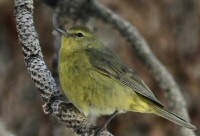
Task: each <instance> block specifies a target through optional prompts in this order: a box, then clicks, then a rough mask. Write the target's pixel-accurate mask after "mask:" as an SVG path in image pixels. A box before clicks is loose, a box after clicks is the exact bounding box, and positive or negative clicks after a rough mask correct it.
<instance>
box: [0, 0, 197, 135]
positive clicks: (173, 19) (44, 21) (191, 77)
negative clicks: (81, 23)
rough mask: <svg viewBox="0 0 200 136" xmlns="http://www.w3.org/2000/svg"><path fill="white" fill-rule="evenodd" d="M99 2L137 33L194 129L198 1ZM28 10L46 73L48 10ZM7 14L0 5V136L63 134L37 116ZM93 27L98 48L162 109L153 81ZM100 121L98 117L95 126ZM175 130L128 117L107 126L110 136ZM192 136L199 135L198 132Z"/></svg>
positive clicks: (6, 1)
mask: <svg viewBox="0 0 200 136" xmlns="http://www.w3.org/2000/svg"><path fill="white" fill-rule="evenodd" d="M101 2H102V3H104V4H105V5H106V6H107V7H109V8H110V9H112V10H113V11H114V12H115V13H117V14H119V15H120V16H122V17H123V18H125V19H126V20H128V21H129V22H131V23H132V24H134V25H135V26H136V27H137V28H138V29H139V31H140V32H141V34H142V36H143V37H144V38H145V39H146V40H147V42H148V43H149V45H150V48H151V49H152V51H153V52H154V53H155V55H156V56H157V57H158V58H159V59H160V61H161V62H162V63H163V64H164V65H165V66H166V67H167V69H168V70H169V71H170V72H171V73H172V75H173V76H174V78H175V80H176V81H177V83H178V85H179V86H180V88H181V91H182V93H183V95H184V97H185V99H186V101H187V105H188V111H189V114H190V117H191V122H192V123H193V124H194V125H196V126H197V128H198V129H200V106H199V103H200V99H199V97H200V8H199V7H200V0H181V1H180V0H162V1H161V0H151V1H148V0H123V1H122V0H115V1H113V0H101ZM34 5H35V10H34V20H35V26H36V30H37V32H38V33H39V39H40V43H41V46H42V50H43V53H44V57H45V61H46V63H47V64H48V67H49V68H50V69H51V70H52V57H53V53H54V45H53V41H54V37H53V35H52V30H53V29H54V28H53V25H52V15H53V12H54V9H53V8H52V7H50V6H48V5H46V4H45V3H44V2H43V1H41V0H36V1H35V3H34ZM13 12H14V1H13V0H0V136H61V135H63V131H64V130H65V129H63V126H62V125H61V124H60V123H58V121H57V120H56V119H55V118H53V117H52V116H50V115H45V114H44V113H43V110H42V101H41V99H40V93H39V91H37V89H36V87H35V86H34V84H33V81H32V80H31V79H30V76H29V75H28V74H27V70H26V68H25V66H24V62H23V55H22V51H21V46H20V45H19V42H18V38H17V33H16V26H15V19H14V14H13ZM95 24H96V27H97V34H98V35H99V36H100V37H101V39H102V40H103V42H104V43H105V44H106V45H107V46H109V47H110V48H112V49H113V50H114V51H115V52H116V53H117V54H118V55H119V56H120V58H121V59H122V60H123V61H125V62H126V63H127V65H129V66H130V67H131V68H133V69H134V70H135V71H137V72H138V73H139V75H140V76H141V77H142V78H143V79H144V81H145V82H146V84H147V85H148V86H149V87H150V88H151V90H152V91H153V92H154V93H155V95H156V96H157V97H158V99H159V100H160V101H161V102H162V103H164V105H166V106H168V103H167V100H166V98H165V96H164V93H163V91H162V90H161V89H160V87H159V86H158V84H157V83H156V81H155V80H154V78H153V75H152V74H151V72H150V71H149V70H148V69H147V68H146V67H145V66H144V65H143V64H142V63H141V62H140V61H139V60H138V58H137V56H136V55H134V53H133V52H132V49H131V48H130V47H129V44H128V43H127V42H126V40H125V39H124V38H123V37H122V36H121V35H120V34H119V33H118V32H117V31H115V30H113V29H112V27H110V26H109V25H106V24H105V23H103V22H101V21H99V20H96V21H95ZM105 119H106V117H101V118H99V119H98V122H97V123H98V124H101V123H102V122H104V121H105ZM177 128H178V126H177V125H175V124H173V123H171V122H169V121H167V120H165V119H162V118H160V117H157V116H154V115H149V114H148V115H147V114H140V113H132V112H128V113H125V114H121V115H119V116H117V117H116V118H115V119H114V120H113V121H112V122H111V123H110V124H109V126H108V129H109V130H110V131H111V132H112V133H113V134H114V135H116V136H132V135H134V136H169V135H170V136H177ZM64 133H65V132H64ZM67 133H68V132H67ZM196 134H197V135H200V131H199V130H197V131H196ZM68 135H71V134H68Z"/></svg>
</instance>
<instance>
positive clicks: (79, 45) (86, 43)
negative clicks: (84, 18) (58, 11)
mask: <svg viewBox="0 0 200 136" xmlns="http://www.w3.org/2000/svg"><path fill="white" fill-rule="evenodd" d="M56 30H57V31H58V32H59V33H61V34H62V42H61V45H62V46H67V47H66V48H67V49H71V50H74V51H75V50H80V49H84V48H91V47H92V48H95V47H96V46H98V45H99V40H98V38H97V36H96V35H95V34H94V33H93V32H92V31H91V30H89V29H88V28H87V27H84V26H74V27H72V28H70V29H68V30H61V29H56Z"/></svg>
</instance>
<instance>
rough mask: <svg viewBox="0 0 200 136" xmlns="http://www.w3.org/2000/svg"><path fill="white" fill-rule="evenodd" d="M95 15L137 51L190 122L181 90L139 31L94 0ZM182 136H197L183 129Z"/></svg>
mask: <svg viewBox="0 0 200 136" xmlns="http://www.w3.org/2000/svg"><path fill="white" fill-rule="evenodd" d="M91 7H93V11H94V13H96V14H97V16H98V17H99V18H102V19H103V20H104V21H105V22H107V23H110V24H111V25H112V26H113V27H115V28H116V29H117V30H118V31H119V32H120V33H121V34H122V35H123V36H124V37H125V38H126V39H127V40H128V41H129V43H130V44H131V46H132V47H133V48H134V49H135V53H136V54H137V55H138V56H139V58H140V59H141V61H142V62H143V63H144V64H145V65H146V66H147V67H148V68H149V69H150V70H151V71H152V73H153V74H154V77H155V79H156V81H157V82H158V83H159V85H160V87H161V88H162V89H163V90H164V91H165V93H166V96H167V100H168V102H170V105H171V107H172V109H173V110H174V111H175V112H177V113H178V114H179V115H182V116H183V117H184V118H185V119H186V120H188V121H189V120H190V118H189V115H188V112H187V108H186V107H187V106H186V102H185V99H184V97H183V95H182V93H181V90H180V88H179V87H178V85H177V83H176V82H175V80H174V78H173V77H172V75H171V74H170V72H169V71H168V70H167V69H166V68H165V67H164V65H162V63H161V62H160V61H159V60H158V59H157V58H156V57H155V55H154V54H153V53H152V51H151V50H150V48H149V45H148V43H147V42H146V41H145V39H144V38H143V37H142V36H141V35H140V33H139V31H138V30H137V28H136V27H134V26H133V25H132V24H130V23H129V22H127V21H126V20H124V19H122V18H121V17H119V16H118V15H116V14H115V13H113V12H112V11H111V10H109V9H108V8H106V7H105V6H103V5H102V4H100V3H99V2H97V1H96V0H93V1H92V2H91ZM181 135H182V136H188V135H190V136H195V134H194V131H193V130H190V129H187V128H183V127H182V128H181Z"/></svg>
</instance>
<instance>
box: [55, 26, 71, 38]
mask: <svg viewBox="0 0 200 136" xmlns="http://www.w3.org/2000/svg"><path fill="white" fill-rule="evenodd" d="M56 31H57V32H58V33H60V34H61V35H65V36H66V35H68V33H67V31H66V30H62V29H60V28H56Z"/></svg>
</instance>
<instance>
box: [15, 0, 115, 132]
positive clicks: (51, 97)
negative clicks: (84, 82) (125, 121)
mask: <svg viewBox="0 0 200 136" xmlns="http://www.w3.org/2000/svg"><path fill="white" fill-rule="evenodd" d="M15 17H16V24H17V32H18V36H19V41H20V43H21V45H22V49H23V54H24V60H25V64H26V67H27V69H28V73H29V74H30V75H31V78H32V79H33V81H34V82H35V85H36V87H37V88H38V90H39V91H40V92H41V96H42V99H43V100H44V102H45V104H44V106H43V107H44V111H45V112H46V113H51V114H52V115H54V116H55V117H57V118H58V119H59V120H60V121H61V122H62V123H64V124H65V125H66V126H67V127H69V128H72V129H73V130H74V131H75V132H76V133H77V134H80V135H84V136H93V135H94V134H95V133H96V128H95V127H94V126H92V125H91V124H90V122H89V121H87V119H86V117H85V116H84V115H83V114H82V113H80V112H79V110H78V109H76V108H75V107H74V106H73V105H72V104H70V103H64V102H62V101H60V97H61V91H60V90H59V89H58V88H57V86H56V83H55V80H54V79H53V77H52V75H51V72H50V71H49V70H48V68H47V66H46V64H45V62H44V60H43V55H42V52H41V48H40V44H39V40H38V34H37V32H36V30H35V27H34V23H33V1H32V0H15ZM99 135H101V136H112V134H110V133H109V132H108V131H102V132H100V133H99Z"/></svg>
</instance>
